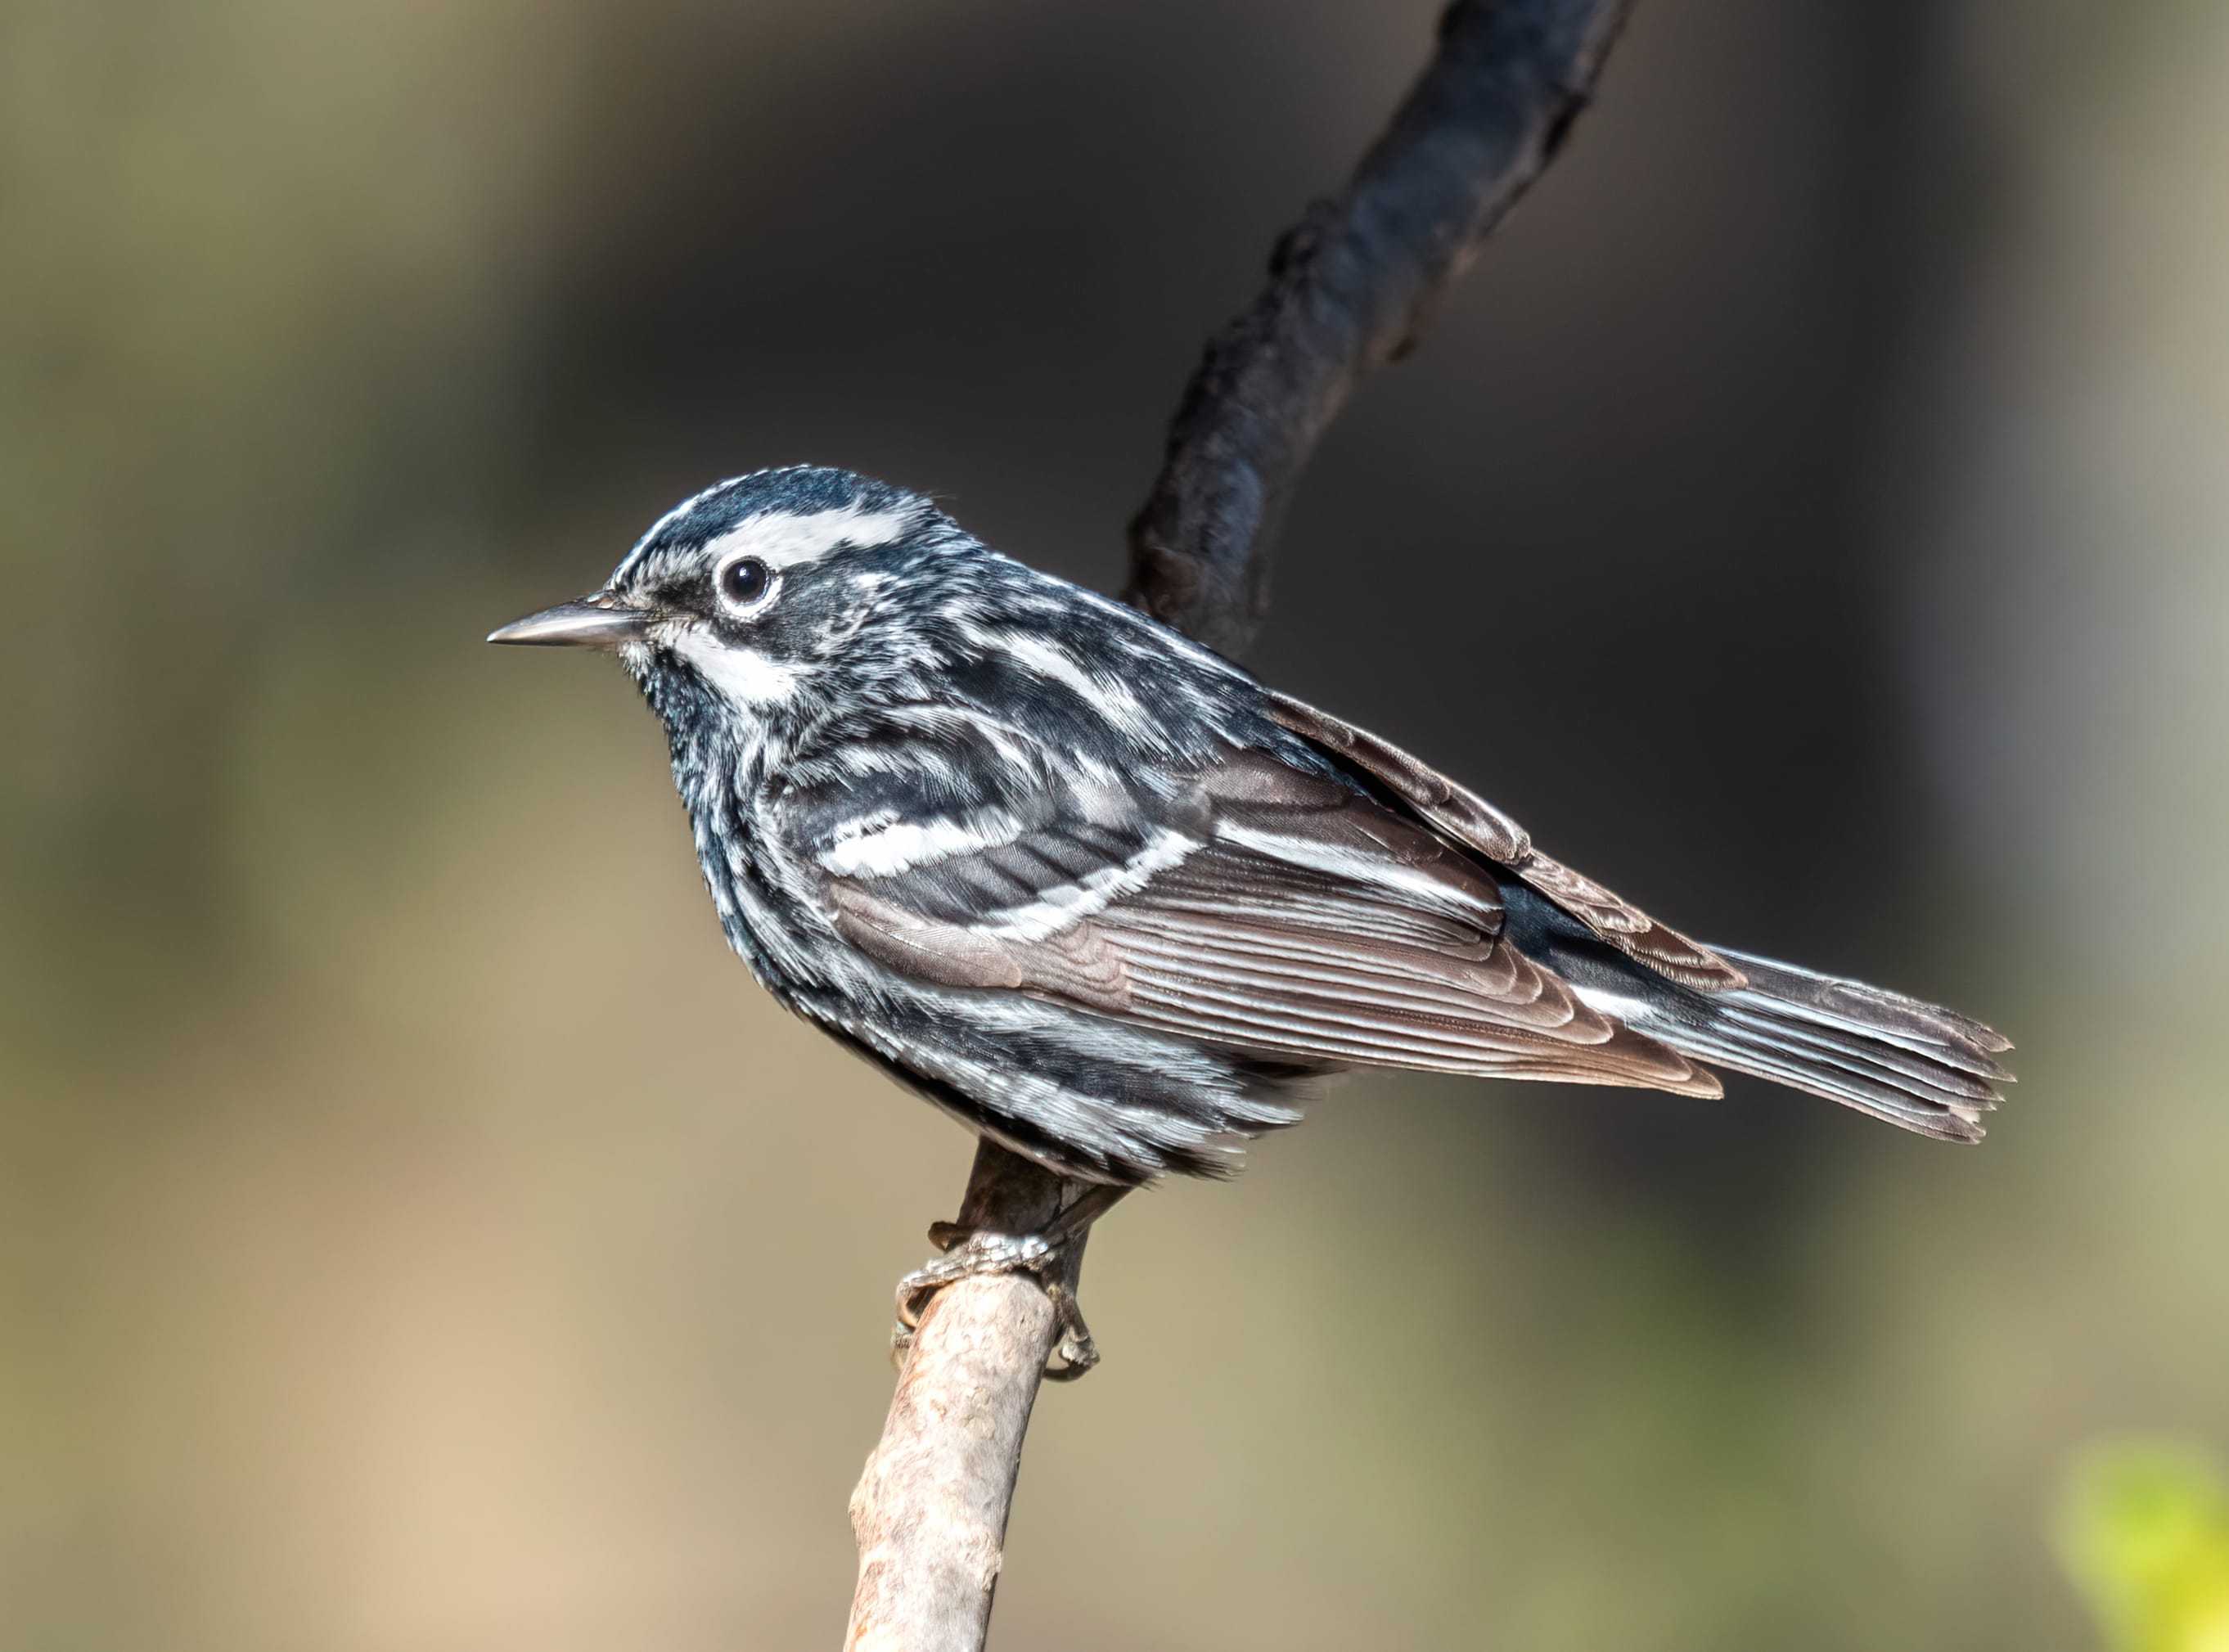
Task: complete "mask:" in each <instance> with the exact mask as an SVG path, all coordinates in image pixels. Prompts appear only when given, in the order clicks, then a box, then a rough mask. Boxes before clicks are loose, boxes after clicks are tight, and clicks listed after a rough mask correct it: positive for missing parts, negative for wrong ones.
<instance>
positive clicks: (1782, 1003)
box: [1622, 947, 2013, 1141]
mask: <svg viewBox="0 0 2229 1652" xmlns="http://www.w3.org/2000/svg"><path fill="white" fill-rule="evenodd" d="M1714 950H1716V951H1717V953H1718V955H1719V956H1720V957H1722V958H1725V960H1726V961H1729V962H1730V963H1731V964H1733V965H1734V966H1735V967H1737V968H1738V969H1739V970H1740V971H1741V972H1742V973H1743V974H1744V975H1746V976H1747V977H1748V978H1749V984H1748V985H1747V986H1746V987H1740V988H1738V989H1736V990H1734V991H1731V992H1725V993H1697V992H1692V991H1682V992H1681V993H1679V994H1678V995H1677V997H1676V999H1661V998H1660V999H1657V1000H1654V1001H1653V1002H1650V1003H1648V1004H1645V1005H1636V1006H1632V1009H1631V1010H1628V1011H1627V1012H1626V1013H1625V1014H1624V1016H1623V1018H1622V1019H1625V1020H1626V1021H1627V1022H1628V1025H1632V1026H1633V1027H1635V1030H1636V1031H1640V1032H1647V1033H1648V1034H1649V1035H1650V1036H1651V1037H1653V1038H1660V1039H1661V1040H1662V1041H1663V1042H1664V1043H1666V1044H1668V1045H1671V1046H1672V1047H1673V1049H1675V1050H1678V1051H1681V1052H1682V1053H1684V1054H1686V1055H1690V1056H1693V1057H1697V1058H1698V1059H1699V1060H1703V1061H1708V1062H1712V1063H1714V1064H1717V1065H1719V1066H1722V1067H1727V1068H1731V1070H1734V1071H1736V1072H1742V1073H1748V1074H1750V1075H1751V1076H1752V1077H1758V1078H1767V1079H1770V1080H1772V1081H1773V1082H1775V1083H1782V1084H1786V1085H1789V1086H1790V1087H1791V1088H1793V1089H1795V1090H1808V1091H1809V1092H1810V1093H1811V1094H1812V1095H1815V1096H1826V1097H1827V1098H1828V1099H1829V1100H1830V1101H1836V1102H1842V1103H1843V1104H1845V1105H1846V1106H1849V1107H1853V1108H1856V1109H1858V1110H1859V1111H1860V1112H1863V1113H1869V1114H1871V1115H1872V1116H1874V1117H1875V1118H1879V1119H1885V1120H1886V1121H1888V1122H1890V1123H1892V1124H1896V1125H1900V1126H1902V1127H1903V1128H1905V1129H1907V1130H1914V1131H1917V1132H1918V1133H1919V1134H1920V1135H1930V1136H1935V1137H1938V1138H1940V1139H1942V1140H1944V1141H1980V1140H1981V1139H1982V1114H1984V1113H1986V1112H1988V1110H1989V1109H1992V1108H1994V1107H1995V1106H1996V1104H1997V1102H1999V1101H2000V1100H2001V1097H2000V1096H1999V1095H1998V1093H1997V1086H1998V1085H2001V1084H2007V1083H2011V1082H2013V1075H2012V1074H2011V1072H2010V1071H2009V1070H2007V1069H2006V1067H2005V1066H2004V1064H2002V1063H2001V1062H1999V1061H1997V1060H1995V1057H1996V1056H1997V1055H1999V1054H2001V1052H2003V1051H2007V1050H2009V1049H2011V1048H2012V1042H2011V1040H2009V1039H2008V1038H2005V1037H2004V1036H2003V1035H2002V1034H2001V1033H1999V1032H1996V1031H1995V1029H1993V1028H1990V1027H1988V1026H1985V1025H1982V1023H1981V1022H1979V1021H1976V1020H1975V1019H1972V1018H1971V1017H1970V1016H1964V1015H1960V1014H1959V1013H1957V1012H1956V1011H1954V1010H1946V1009H1943V1008H1941V1007H1939V1006H1936V1005H1932V1004H1924V1003H1922V1002H1921V1001H1919V1000H1917V999H1913V998H1906V997H1905V996H1904V995H1903V994H1902V993H1891V992H1885V991H1883V990H1882V989H1881V988H1879V987H1867V986H1866V985H1864V984H1863V983H1862V982H1860V981H1853V980H1840V979H1838V978H1836V977H1834V976H1832V975H1821V974H1815V973H1814V972H1812V971H1810V970H1808V969H1798V968H1796V967H1795V966H1793V965H1790V964H1783V963H1776V962H1774V961H1771V960H1770V959H1767V958H1752V957H1750V956H1747V955H1744V954H1742V953H1738V952H1732V951H1729V950H1728V949H1726V948H1723V947H1720V948H1714ZM1635 1011H1637V1013H1635Z"/></svg>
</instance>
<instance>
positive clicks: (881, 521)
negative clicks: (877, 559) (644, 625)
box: [703, 505, 919, 569]
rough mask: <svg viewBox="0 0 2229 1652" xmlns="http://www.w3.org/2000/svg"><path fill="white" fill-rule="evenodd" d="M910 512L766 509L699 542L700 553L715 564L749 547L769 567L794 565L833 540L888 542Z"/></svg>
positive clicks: (831, 546)
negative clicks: (799, 513) (701, 549)
mask: <svg viewBox="0 0 2229 1652" xmlns="http://www.w3.org/2000/svg"><path fill="white" fill-rule="evenodd" d="M918 514H919V513H918V512H916V511H905V510H900V511H865V510H862V509H860V507H859V506H858V505H838V506H836V507H835V508H834V509H832V510H827V511H807V512H806V513H805V514H804V515H802V516H794V515H791V514H790V513H788V512H787V511H768V512H766V513H764V514H763V515H760V516H755V517H751V518H750V519H749V520H748V521H747V522H743V523H740V524H737V525H736V526H735V527H733V528H730V529H729V530H728V531H727V532H725V533H723V534H722V535H720V536H719V537H717V538H716V539H709V540H707V541H705V543H704V550H703V554H704V555H705V556H709V557H710V559H711V565H712V566H713V567H718V566H719V565H720V564H721V563H722V562H726V561H727V560H728V559H729V557H731V556H736V554H738V553H739V552H748V554H750V555H751V556H755V557H757V558H758V559H759V560H760V561H761V562H764V563H765V564H766V565H767V566H768V568H773V569H784V568H794V567H796V566H798V565H799V564H800V562H813V561H816V560H818V559H819V558H820V557H822V556H826V555H827V554H828V553H829V552H830V551H832V550H835V549H836V548H837V547H838V545H846V544H851V545H879V544H884V543H888V542H889V541H890V540H892V539H896V537H899V536H900V535H901V534H903V532H904V531H905V530H907V529H908V528H909V527H911V526H912V525H913V524H914V522H915V517H917V515H918Z"/></svg>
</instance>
